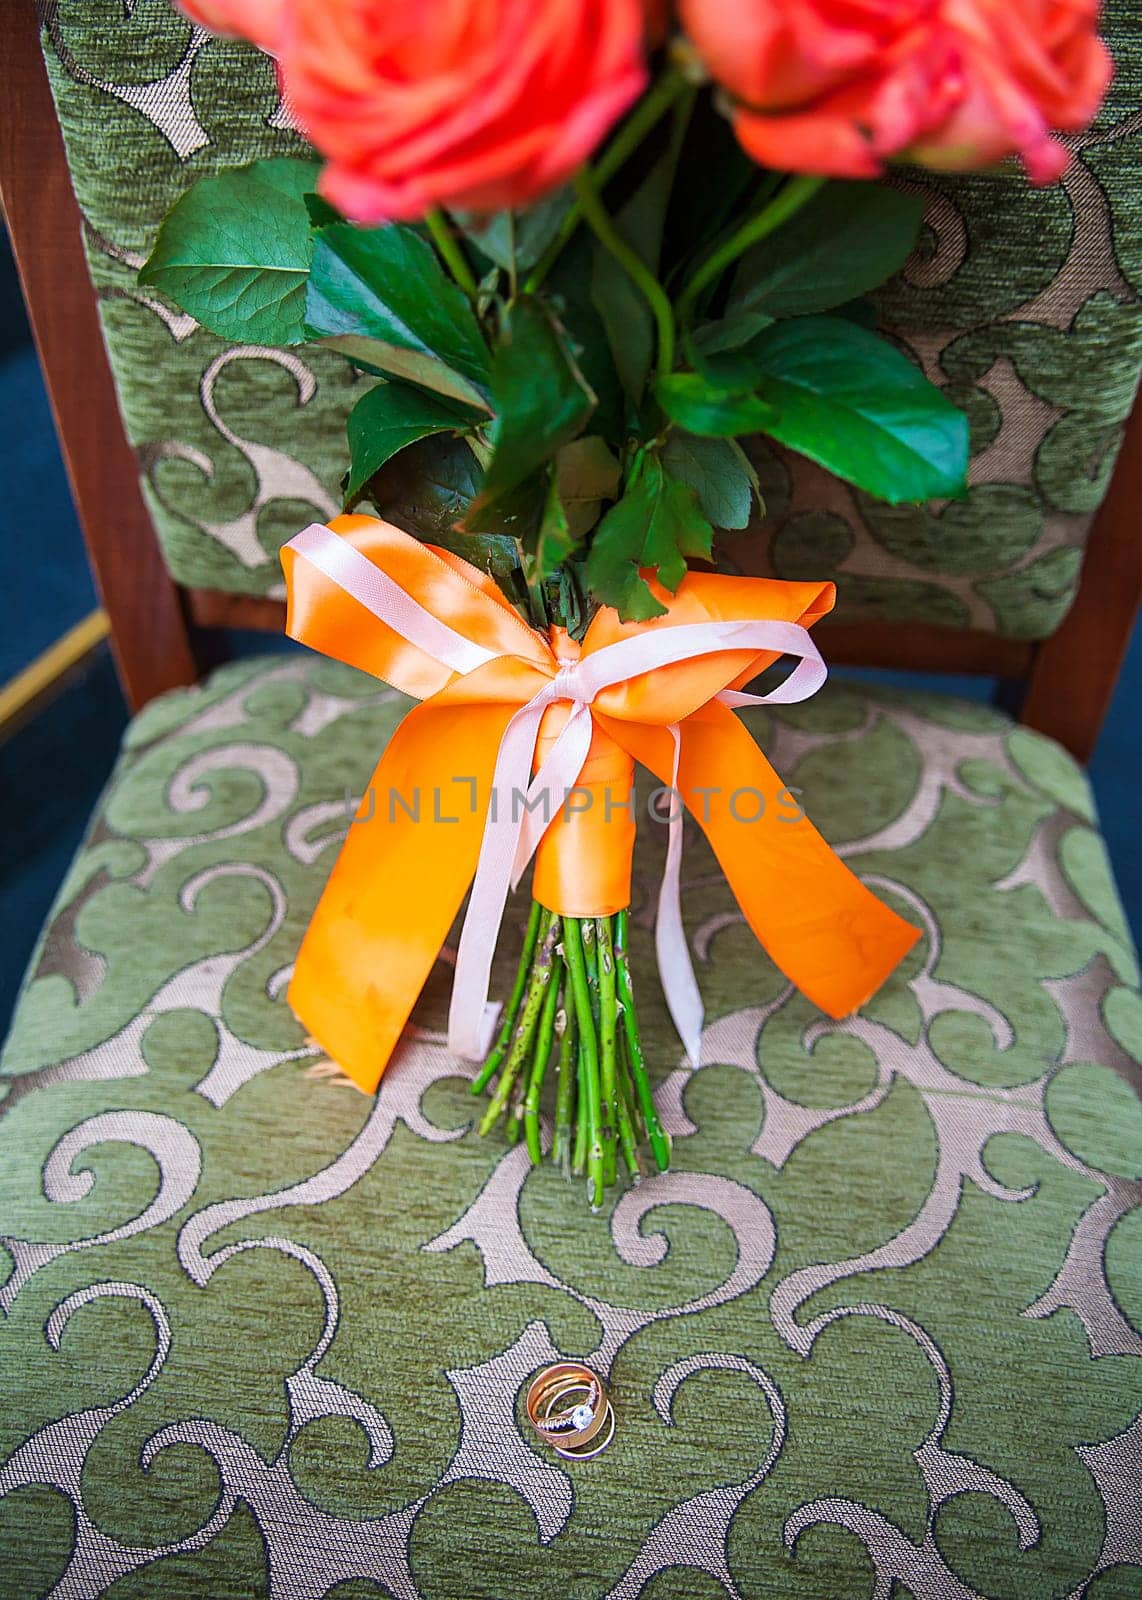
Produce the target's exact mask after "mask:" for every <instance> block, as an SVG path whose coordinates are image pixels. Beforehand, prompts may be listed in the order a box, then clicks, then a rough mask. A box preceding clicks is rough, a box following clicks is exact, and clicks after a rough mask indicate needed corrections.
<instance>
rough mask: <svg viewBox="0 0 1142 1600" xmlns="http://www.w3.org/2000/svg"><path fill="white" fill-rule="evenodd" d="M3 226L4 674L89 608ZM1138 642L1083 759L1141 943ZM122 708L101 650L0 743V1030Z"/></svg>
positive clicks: (278, 644)
mask: <svg viewBox="0 0 1142 1600" xmlns="http://www.w3.org/2000/svg"><path fill="white" fill-rule="evenodd" d="M4 246H5V241H4V239H3V231H2V229H0V481H3V483H4V495H3V497H2V498H0V541H2V544H0V548H2V549H3V551H4V554H5V558H6V561H7V564H8V565H7V572H8V578H7V581H6V583H5V584H4V585H2V586H0V682H3V681H5V680H6V679H7V678H9V677H11V676H12V674H13V673H15V672H18V671H19V670H20V668H21V667H23V666H25V665H26V664H27V663H28V662H29V661H31V660H32V659H33V658H34V657H35V656H36V655H37V654H39V652H40V651H42V650H44V649H45V648H46V647H47V646H48V645H50V644H51V643H52V642H53V641H54V640H55V639H57V638H58V637H59V636H60V634H62V633H64V632H65V631H66V629H68V628H69V627H71V626H72V624H73V623H75V622H78V621H79V619H80V618H81V617H83V616H85V615H86V614H87V612H89V611H90V610H91V609H92V607H93V606H94V605H96V604H97V601H96V598H95V591H94V586H93V584H92V581H91V576H90V573H89V572H88V569H87V564H86V559H85V556H84V550H83V541H82V538H81V536H80V532H79V527H78V524H77V522H76V517H75V512H74V510H73V507H72V504H71V498H70V495H69V492H68V486H67V479H66V477H65V475H64V469H63V465H62V462H61V461H60V457H59V450H58V446H57V444H56V438H55V431H54V428H53V426H52V421H51V414H50V411H49V408H48V404H47V399H46V396H45V394H44V388H43V383H42V381H41V379H40V374H39V368H38V366H37V363H36V358H35V355H34V353H33V351H32V349H31V347H30V345H29V344H28V343H27V328H26V325H25V323H24V321H23V309H22V306H21V305H20V301H19V293H18V290H17V288H16V285H15V279H14V275H13V273H12V269H11V262H10V260H9V259H7V258H6V256H5V253H4ZM231 645H232V647H233V650H234V653H236V654H245V653H247V652H250V651H254V650H258V651H261V650H266V649H271V648H272V649H281V648H282V645H283V641H281V640H278V639H271V638H268V637H267V636H265V635H252V636H251V635H245V636H244V635H234V636H232V638H231ZM859 676H869V677H872V676H875V677H878V678H881V679H883V678H885V677H886V676H890V679H891V681H892V682H895V683H898V684H902V683H911V684H915V685H917V686H921V687H924V688H933V687H936V688H939V689H942V690H943V691H944V692H946V693H949V694H961V695H968V696H970V697H972V698H979V697H981V696H983V695H986V693H987V692H988V686H987V685H986V684H984V683H981V681H980V680H978V679H961V678H956V679H936V678H921V677H918V676H917V677H909V676H908V675H905V674H891V675H886V674H860V675H859ZM1140 693H1142V636H1140V635H1138V634H1136V635H1135V638H1134V641H1133V645H1132V648H1131V651H1130V654H1129V656H1128V659H1127V662H1126V665H1125V668H1124V671H1123V674H1122V678H1121V680H1120V682H1119V687H1118V693H1117V695H1116V697H1115V701H1114V705H1113V707H1112V710H1111V713H1110V717H1109V718H1108V720H1107V724H1106V727H1105V729H1104V732H1103V735H1102V739H1101V742H1100V744H1099V747H1098V750H1097V752H1096V754H1095V758H1094V761H1093V763H1092V765H1091V775H1092V778H1093V780H1094V788H1095V794H1096V796H1097V799H1098V804H1099V811H1100V814H1101V817H1102V825H1103V829H1104V832H1105V836H1106V841H1107V845H1108V847H1109V850H1110V856H1111V860H1112V862H1113V864H1114V868H1115V872H1116V875H1117V878H1118V884H1119V888H1120V890H1121V892H1122V897H1123V900H1124V902H1125V905H1126V911H1127V915H1128V916H1129V918H1130V922H1131V926H1132V927H1133V929H1134V932H1135V937H1136V938H1138V939H1140V940H1142V852H1140V851H1139V850H1138V849H1137V847H1136V843H1135V835H1134V829H1135V817H1136V815H1137V810H1138V807H1137V800H1136V796H1137V792H1138V787H1139V782H1140V780H1142V744H1140V742H1139V740H1138V737H1137V731H1136V730H1137V721H1138V714H1137V710H1136V706H1137V703H1138V696H1139V694H1140ZM125 724H126V711H125V708H124V704H123V700H122V696H121V695H120V693H119V689H118V686H117V684H116V682H115V676H114V671H113V669H112V666H111V661H110V657H109V655H108V654H107V652H106V651H103V652H101V653H100V655H99V656H98V658H97V659H96V660H95V662H94V663H93V665H92V666H91V668H90V670H89V671H88V672H87V673H86V674H85V675H84V676H83V677H82V678H81V679H79V680H78V681H76V682H74V683H72V684H71V685H70V686H69V687H68V688H67V689H66V690H65V691H64V692H63V694H61V695H60V696H59V698H58V699H57V700H56V701H55V702H54V703H53V704H52V705H50V706H49V707H48V708H47V709H46V710H45V711H43V712H41V714H40V715H39V716H38V717H37V718H36V719H35V720H34V721H33V722H32V723H30V724H29V725H27V726H26V727H24V728H23V729H21V730H20V731H19V732H18V733H17V734H15V735H14V736H13V737H12V738H10V739H9V740H8V741H7V742H6V743H5V744H2V745H0V796H2V797H3V801H2V814H0V824H2V827H0V928H2V929H3V959H2V961H0V1035H2V1034H3V1031H4V1029H5V1027H6V1024H7V1019H8V1016H9V1013H10V1011H11V1007H12V1003H13V1001H14V1000H15V997H16V994H17V991H18V989H19V985H20V982H21V979H22V975H23V972H24V968H25V966H26V964H27V962H28V959H29V957H30V956H31V953H32V950H33V948H34V946H35V943H36V940H37V937H38V934H39V929H40V926H41V924H42V922H43V920H44V917H45V916H46V914H47V912H48V909H49V907H50V905H51V902H52V899H53V897H54V895H55V892H56V889H57V888H58V886H59V884H60V882H61V881H62V879H63V876H64V873H65V872H66V870H67V865H68V862H69V861H70V859H71V857H72V855H73V854H74V852H75V850H76V848H77V847H78V845H79V842H80V840H81V839H82V837H83V834H84V831H85V829H86V826H87V822H88V819H89V817H90V814H91V811H92V808H93V807H94V805H95V803H96V801H97V799H98V797H99V793H100V791H101V789H102V788H103V785H104V783H105V782H106V780H107V777H108V775H109V773H110V771H111V767H112V765H113V763H114V760H115V753H116V750H117V747H118V743H119V738H120V735H121V733H122V730H123V728H124V726H125Z"/></svg>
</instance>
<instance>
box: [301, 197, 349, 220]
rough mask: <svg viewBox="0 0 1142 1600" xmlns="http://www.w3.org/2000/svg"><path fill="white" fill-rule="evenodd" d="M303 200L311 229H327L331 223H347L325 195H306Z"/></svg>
mask: <svg viewBox="0 0 1142 1600" xmlns="http://www.w3.org/2000/svg"><path fill="white" fill-rule="evenodd" d="M302 199H303V200H304V202H305V213H306V216H307V217H308V218H309V225H310V227H311V228H326V227H328V226H329V224H330V223H331V222H344V221H345V218H344V217H343V216H342V215H341V213H340V211H338V209H337V207H336V206H331V205H330V204H329V201H328V200H326V198H325V196H324V195H320V194H306V195H302Z"/></svg>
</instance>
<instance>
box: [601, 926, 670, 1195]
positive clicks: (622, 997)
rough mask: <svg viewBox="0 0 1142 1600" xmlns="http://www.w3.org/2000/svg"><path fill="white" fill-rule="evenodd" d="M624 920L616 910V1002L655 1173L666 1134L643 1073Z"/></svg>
mask: <svg viewBox="0 0 1142 1600" xmlns="http://www.w3.org/2000/svg"><path fill="white" fill-rule="evenodd" d="M627 922H628V913H627V912H626V911H620V912H619V913H618V915H617V916H616V918H615V933H616V939H615V972H616V977H617V985H618V992H619V1004H620V1005H621V1006H622V1010H623V1029H624V1031H625V1033H626V1041H627V1053H628V1055H629V1058H630V1070H631V1076H632V1077H633V1079H634V1085H635V1089H636V1090H637V1091H638V1100H639V1105H640V1107H641V1108H642V1116H643V1121H644V1122H645V1123H646V1137H647V1139H648V1140H649V1142H650V1148H651V1150H652V1151H653V1153H654V1164H655V1166H656V1167H657V1168H658V1170H659V1172H665V1171H666V1169H667V1167H669V1165H670V1136H669V1134H666V1133H664V1132H663V1131H662V1124H661V1123H660V1122H659V1120H658V1111H657V1109H656V1107H655V1104H654V1095H653V1094H652V1093H651V1088H650V1080H649V1078H648V1077H647V1075H646V1063H645V1062H644V1061H643V1059H642V1039H641V1037H640V1035H639V1031H638V1014H637V1012H636V1011H635V1009H634V989H633V986H632V984H631V979H630V962H629V961H628V959H627Z"/></svg>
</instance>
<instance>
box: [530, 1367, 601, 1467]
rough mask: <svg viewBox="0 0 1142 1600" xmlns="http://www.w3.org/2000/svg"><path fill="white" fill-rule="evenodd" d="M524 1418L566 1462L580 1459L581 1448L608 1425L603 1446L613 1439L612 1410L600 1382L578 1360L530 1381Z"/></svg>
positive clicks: (547, 1371)
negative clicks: (565, 1458)
mask: <svg viewBox="0 0 1142 1600" xmlns="http://www.w3.org/2000/svg"><path fill="white" fill-rule="evenodd" d="M527 1416H528V1421H529V1422H530V1423H531V1425H532V1427H533V1428H534V1429H535V1431H536V1433H537V1434H538V1435H539V1436H540V1438H541V1439H543V1441H544V1442H545V1443H546V1444H549V1445H551V1447H552V1449H554V1450H556V1451H558V1452H559V1454H560V1455H564V1454H566V1455H567V1458H568V1459H569V1460H582V1459H583V1456H582V1454H581V1452H582V1450H583V1449H584V1447H585V1446H587V1445H589V1444H591V1443H592V1441H593V1440H594V1439H595V1438H596V1437H597V1435H598V1434H599V1433H601V1432H602V1430H603V1429H604V1428H605V1427H607V1425H608V1423H609V1425H610V1431H609V1433H608V1435H607V1440H606V1443H607V1444H609V1443H610V1441H611V1439H612V1438H613V1436H614V1431H615V1419H614V1411H613V1410H612V1408H611V1403H610V1401H609V1400H608V1398H607V1392H606V1390H605V1389H604V1387H603V1381H602V1379H601V1378H600V1377H599V1375H598V1373H596V1372H592V1371H591V1369H590V1367H585V1366H583V1365H582V1363H581V1362H578V1361H560V1362H558V1363H557V1364H556V1365H555V1366H553V1367H547V1368H545V1369H544V1371H543V1372H541V1373H540V1374H539V1376H538V1377H537V1378H535V1379H534V1380H533V1382H532V1384H531V1387H530V1388H529V1389H528V1391H527ZM599 1448H600V1449H602V1448H605V1446H600V1447H599ZM590 1453H591V1454H592V1455H595V1454H597V1453H598V1452H597V1451H596V1450H592V1451H591V1452H590Z"/></svg>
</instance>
